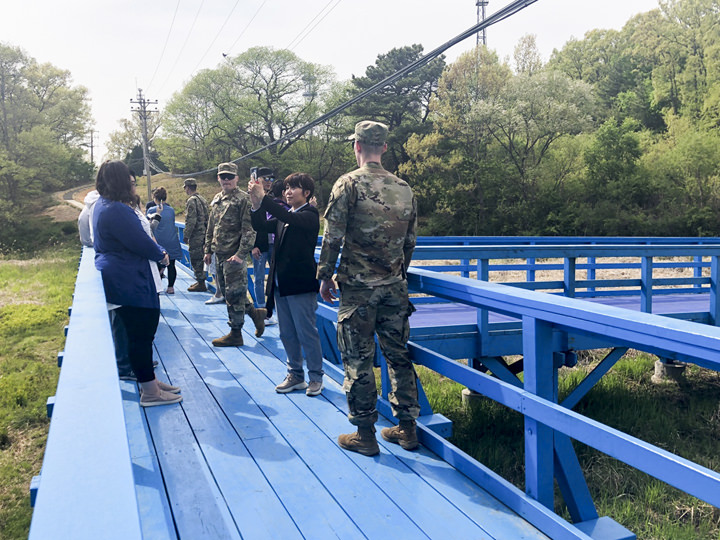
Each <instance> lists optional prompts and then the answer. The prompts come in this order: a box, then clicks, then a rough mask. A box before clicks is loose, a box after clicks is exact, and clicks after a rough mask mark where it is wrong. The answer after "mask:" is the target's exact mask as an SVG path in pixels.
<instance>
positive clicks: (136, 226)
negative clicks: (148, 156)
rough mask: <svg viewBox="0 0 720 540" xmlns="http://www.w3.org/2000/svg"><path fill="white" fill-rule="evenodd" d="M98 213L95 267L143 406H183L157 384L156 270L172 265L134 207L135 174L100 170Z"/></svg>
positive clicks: (110, 165)
mask: <svg viewBox="0 0 720 540" xmlns="http://www.w3.org/2000/svg"><path fill="white" fill-rule="evenodd" d="M95 188H96V189H97V190H98V193H100V198H99V199H98V201H97V202H96V203H95V208H94V210H93V217H92V219H93V231H94V247H95V267H96V268H97V269H98V270H100V273H101V274H102V280H103V288H104V289H105V300H106V301H107V303H108V309H115V310H117V311H116V314H117V316H118V317H120V318H121V320H122V322H123V324H124V326H125V330H126V333H127V339H128V357H129V360H130V365H131V366H132V368H133V371H134V372H135V375H136V376H137V380H138V383H139V384H140V405H142V406H143V407H152V406H155V405H168V404H171V403H178V402H180V401H182V396H179V395H177V393H178V392H180V389H179V388H178V387H176V386H170V385H168V384H165V383H163V382H161V381H158V380H157V379H156V378H155V372H154V371H153V365H152V362H153V359H152V343H153V339H154V338H155V331H156V330H157V326H158V322H159V320H160V300H159V298H158V295H157V291H156V287H155V282H154V280H153V277H152V273H151V271H150V265H151V264H156V263H160V264H168V262H169V257H168V253H167V252H166V251H165V250H164V249H162V248H161V247H160V246H159V245H158V244H157V243H156V242H155V241H154V240H153V239H152V238H150V237H149V236H148V235H147V233H146V232H145V230H144V229H143V227H142V224H141V223H140V220H139V219H138V216H137V214H136V213H135V211H134V210H133V209H132V208H131V207H130V204H131V202H132V201H133V198H134V196H133V193H132V183H131V179H130V170H129V169H128V168H127V165H125V164H124V163H123V162H121V161H106V162H105V163H103V164H102V165H101V166H100V170H99V171H98V175H97V180H96V183H95Z"/></svg>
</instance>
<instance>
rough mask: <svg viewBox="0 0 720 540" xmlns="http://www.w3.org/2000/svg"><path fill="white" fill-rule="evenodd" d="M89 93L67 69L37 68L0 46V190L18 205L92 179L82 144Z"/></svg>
mask: <svg viewBox="0 0 720 540" xmlns="http://www.w3.org/2000/svg"><path fill="white" fill-rule="evenodd" d="M89 124H90V111H89V107H88V105H87V90H86V89H85V88H83V87H74V86H71V76H70V73H69V72H68V71H64V70H61V69H58V68H56V67H55V66H52V65H51V64H38V63H37V62H36V61H35V60H34V59H32V58H30V57H28V56H27V55H26V54H25V53H24V52H23V51H22V50H21V49H19V48H15V47H12V46H9V45H4V44H0V186H1V187H2V188H3V199H4V200H5V201H7V203H9V204H10V205H11V206H14V207H16V208H18V207H22V206H24V205H25V204H27V203H28V201H29V200H31V199H32V197H33V195H36V194H37V193H40V192H42V191H46V192H49V191H53V190H56V189H60V188H62V187H67V186H71V185H76V184H78V183H84V182H87V181H89V180H90V178H91V175H92V169H93V167H92V164H90V163H88V162H87V161H86V160H85V159H84V152H83V150H82V148H81V145H82V144H83V142H84V139H85V135H86V134H87V132H88V127H89Z"/></svg>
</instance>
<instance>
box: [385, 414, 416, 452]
mask: <svg viewBox="0 0 720 540" xmlns="http://www.w3.org/2000/svg"><path fill="white" fill-rule="evenodd" d="M380 435H382V438H383V439H385V440H386V441H387V442H391V443H395V444H399V445H400V446H402V447H403V448H404V449H405V450H415V449H416V448H417V447H418V445H419V443H418V438H417V425H416V424H415V420H400V424H399V425H397V426H393V427H391V428H383V429H382V430H381V431H380Z"/></svg>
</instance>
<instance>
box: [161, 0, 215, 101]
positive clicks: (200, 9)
mask: <svg viewBox="0 0 720 540" xmlns="http://www.w3.org/2000/svg"><path fill="white" fill-rule="evenodd" d="M203 5H205V0H202V2H200V7H199V8H198V10H197V13H195V18H194V19H193V22H192V25H190V31H189V32H188V33H187V36H185V42H184V43H183V44H182V47H180V52H179V53H178V55H177V57H176V58H175V62H173V65H172V67H171V68H170V71H169V73H168V75H167V77H165V81H164V82H163V83H162V86H161V87H160V90H162V89H163V88H165V85H166V84H167V82H168V80H170V75H172V72H173V71H174V70H175V66H177V63H178V61H179V60H180V57H181V56H182V53H183V51H184V50H185V46H186V45H187V43H188V41H189V40H190V36H192V32H193V30H194V29H195V23H197V20H198V17H199V16H200V12H201V11H202V7H203Z"/></svg>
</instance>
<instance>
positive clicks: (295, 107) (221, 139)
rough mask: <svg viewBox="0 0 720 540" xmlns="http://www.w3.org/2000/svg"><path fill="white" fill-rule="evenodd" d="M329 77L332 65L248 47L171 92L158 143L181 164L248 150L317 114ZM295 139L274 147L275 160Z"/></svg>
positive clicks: (171, 161) (171, 159) (185, 165)
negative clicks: (176, 92) (179, 90)
mask: <svg viewBox="0 0 720 540" xmlns="http://www.w3.org/2000/svg"><path fill="white" fill-rule="evenodd" d="M332 81H333V74H332V72H331V71H330V70H329V69H328V68H326V67H323V66H320V65H317V64H312V63H309V62H305V61H303V60H301V59H300V58H298V57H297V56H296V55H295V54H293V53H292V52H290V51H288V50H274V49H271V48H268V47H255V48H252V49H249V50H248V51H246V52H244V53H242V54H240V55H239V56H237V57H235V58H231V59H229V60H228V61H227V62H226V63H224V64H222V65H221V66H219V67H218V68H217V69H214V70H205V71H203V72H201V73H199V74H198V75H196V76H195V77H194V78H193V79H192V80H191V81H190V82H189V83H188V84H187V85H186V86H185V88H183V90H182V91H181V92H180V93H178V94H176V95H175V96H174V98H173V99H172V100H171V102H170V103H169V104H168V106H167V108H166V110H165V114H164V120H163V132H164V137H163V139H164V140H163V142H162V143H159V147H160V148H162V150H163V154H164V158H165V159H166V160H167V162H168V163H169V164H170V165H171V166H173V168H175V169H179V170H187V169H188V168H190V169H193V168H197V167H198V166H201V167H203V168H205V167H212V166H215V165H216V164H217V160H218V159H222V160H229V159H232V158H235V157H238V156H239V155H243V154H248V153H250V152H252V151H255V150H257V149H259V148H262V147H264V146H267V145H270V144H273V143H276V142H277V141H279V140H281V139H282V138H283V137H284V136H285V135H288V134H289V133H292V132H293V131H295V130H296V129H298V128H300V127H302V126H303V125H304V124H306V123H308V122H310V121H311V120H314V119H315V118H316V117H317V116H318V115H319V113H320V112H321V110H322V102H323V100H324V98H325V96H326V95H327V94H328V92H329V90H330V88H331V83H332ZM294 142H295V141H293V140H285V141H282V142H280V143H279V144H276V145H275V146H273V147H272V148H270V149H269V152H270V155H271V156H272V159H271V161H273V162H274V161H275V160H276V158H277V156H280V155H282V154H283V153H284V152H286V151H287V150H288V148H290V147H291V146H292V145H293V143H294ZM270 165H273V163H270Z"/></svg>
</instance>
